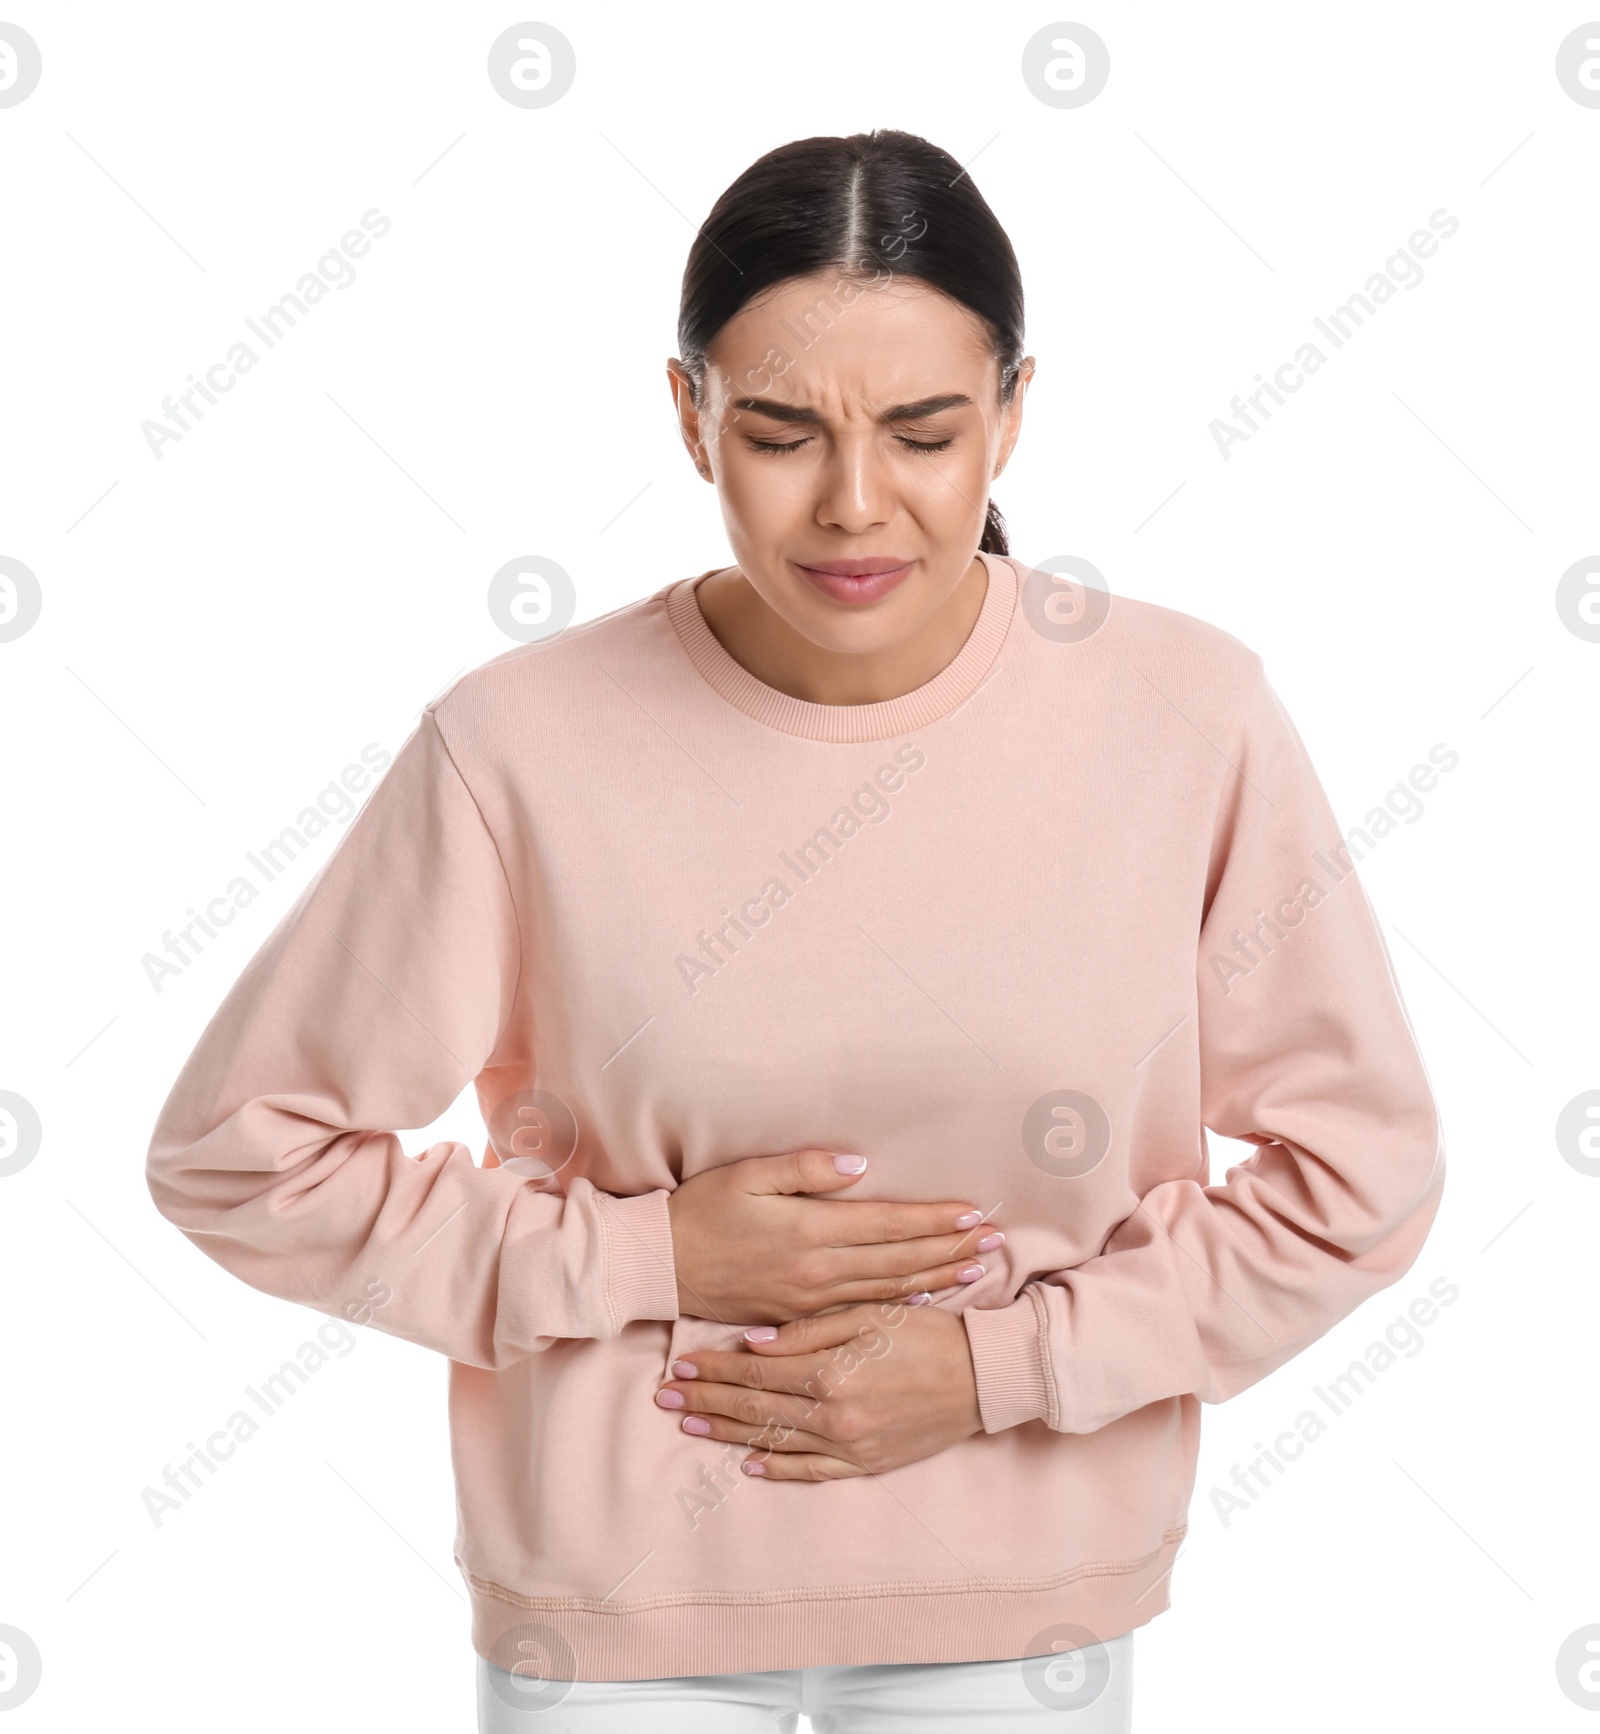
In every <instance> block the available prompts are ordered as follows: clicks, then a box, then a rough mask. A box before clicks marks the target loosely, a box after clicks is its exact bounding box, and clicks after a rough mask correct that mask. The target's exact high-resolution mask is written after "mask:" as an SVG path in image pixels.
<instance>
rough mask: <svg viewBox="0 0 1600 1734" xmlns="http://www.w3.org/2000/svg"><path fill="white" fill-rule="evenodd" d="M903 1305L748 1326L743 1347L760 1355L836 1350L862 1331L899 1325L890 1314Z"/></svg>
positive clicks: (890, 1303)
mask: <svg viewBox="0 0 1600 1734" xmlns="http://www.w3.org/2000/svg"><path fill="white" fill-rule="evenodd" d="M902 1305H904V1303H903V1302H894V1301H887V1302H885V1301H880V1302H877V1303H875V1304H868V1305H861V1306H847V1307H842V1308H841V1309H840V1310H839V1311H837V1312H829V1313H808V1314H807V1315H806V1316H805V1317H804V1318H798V1319H790V1320H789V1321H788V1322H787V1323H786V1324H781V1325H751V1326H750V1328H749V1329H748V1330H746V1331H745V1332H744V1342H745V1347H746V1348H748V1349H749V1350H751V1351H752V1353H754V1354H758V1355H762V1356H767V1355H809V1354H812V1353H813V1352H821V1351H823V1350H826V1349H836V1348H838V1347H839V1345H840V1344H841V1343H848V1342H849V1341H850V1340H851V1339H852V1338H853V1337H858V1336H860V1335H861V1334H862V1333H863V1332H867V1331H881V1330H882V1329H883V1327H884V1325H885V1324H887V1323H891V1322H898V1320H896V1319H894V1318H893V1314H894V1311H895V1309H896V1307H898V1306H902ZM886 1313H887V1315H888V1316H886Z"/></svg>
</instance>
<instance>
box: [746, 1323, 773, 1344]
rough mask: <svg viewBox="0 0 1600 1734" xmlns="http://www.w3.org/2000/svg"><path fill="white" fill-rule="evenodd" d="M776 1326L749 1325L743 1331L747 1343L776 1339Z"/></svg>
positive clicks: (766, 1341)
mask: <svg viewBox="0 0 1600 1734" xmlns="http://www.w3.org/2000/svg"><path fill="white" fill-rule="evenodd" d="M777 1335H778V1327H777V1326H776V1325H751V1327H750V1329H749V1330H747V1331H746V1332H745V1333H744V1340H745V1341H746V1342H747V1343H770V1342H773V1341H775V1340H776V1338H777Z"/></svg>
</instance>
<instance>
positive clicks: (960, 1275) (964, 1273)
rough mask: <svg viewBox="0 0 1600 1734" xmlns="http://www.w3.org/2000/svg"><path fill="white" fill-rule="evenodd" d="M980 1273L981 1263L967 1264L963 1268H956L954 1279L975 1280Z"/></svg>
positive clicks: (959, 1280)
mask: <svg viewBox="0 0 1600 1734" xmlns="http://www.w3.org/2000/svg"><path fill="white" fill-rule="evenodd" d="M982 1275H983V1266H982V1265H981V1264H969V1265H968V1266H967V1268H966V1269H965V1270H958V1271H957V1272H956V1281H957V1282H976V1281H977V1280H978V1278H979V1277H980V1276H982Z"/></svg>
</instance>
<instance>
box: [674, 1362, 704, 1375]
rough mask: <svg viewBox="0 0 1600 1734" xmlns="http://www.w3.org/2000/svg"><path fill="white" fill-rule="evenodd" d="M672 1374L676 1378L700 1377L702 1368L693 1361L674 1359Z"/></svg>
mask: <svg viewBox="0 0 1600 1734" xmlns="http://www.w3.org/2000/svg"><path fill="white" fill-rule="evenodd" d="M672 1376H673V1378H675V1379H698V1378H699V1377H700V1369H699V1368H698V1367H697V1366H696V1365H695V1364H694V1362H693V1361H674V1362H673V1363H672Z"/></svg>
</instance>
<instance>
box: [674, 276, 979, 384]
mask: <svg viewBox="0 0 1600 1734" xmlns="http://www.w3.org/2000/svg"><path fill="white" fill-rule="evenodd" d="M708 358H709V360H710V362H711V373H712V378H713V381H714V389H719V390H720V391H722V392H723V393H725V394H726V395H728V396H739V395H742V394H744V393H746V392H749V391H752V390H756V391H759V393H760V395H762V396H765V397H778V398H782V399H783V400H785V401H794V402H801V401H804V402H811V403H816V402H822V401H825V400H827V399H828V398H834V399H837V400H843V399H847V398H854V397H862V398H870V399H872V400H874V401H879V402H882V401H887V400H889V399H893V400H895V401H900V402H909V401H911V400H913V399H915V398H919V397H923V396H928V395H932V394H933V393H934V392H936V391H953V390H964V391H967V392H969V394H970V395H972V396H973V397H974V398H976V397H977V396H978V389H977V388H978V385H979V382H981V381H982V380H983V378H984V375H985V373H986V371H988V370H990V369H992V368H993V367H995V365H996V363H995V361H994V356H993V353H992V350H991V347H990V343H989V339H988V335H987V333H986V331H985V329H984V326H983V322H982V321H981V320H980V319H979V318H978V317H977V315H976V314H974V313H973V312H972V311H971V310H970V309H968V308H966V307H963V306H962V305H961V303H960V302H958V301H955V300H952V299H951V297H949V296H948V295H945V294H944V293H943V292H942V291H940V290H938V289H935V288H934V287H933V286H932V285H931V284H928V283H924V282H922V281H921V280H920V279H917V278H911V277H906V276H903V275H902V276H898V277H896V276H894V275H893V274H892V273H885V281H883V282H881V283H872V282H870V281H868V282H863V281H859V280H851V279H841V278H840V277H839V276H838V275H837V274H836V273H832V272H830V273H826V274H819V275H817V276H814V277H801V278H792V279H790V280H789V281H788V282H785V283H780V284H777V285H774V286H773V287H772V288H770V289H767V290H764V291H763V292H762V293H761V294H760V295H758V296H757V297H755V299H754V300H752V301H751V302H750V303H749V304H748V305H746V306H745V307H742V308H741V309H740V310H739V312H738V313H736V314H735V315H734V317H733V318H732V319H730V320H729V321H728V322H727V324H726V325H724V326H723V328H722V329H721V330H720V331H719V332H718V333H717V335H716V337H715V339H714V340H713V341H712V343H711V344H710V346H709V349H708Z"/></svg>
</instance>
